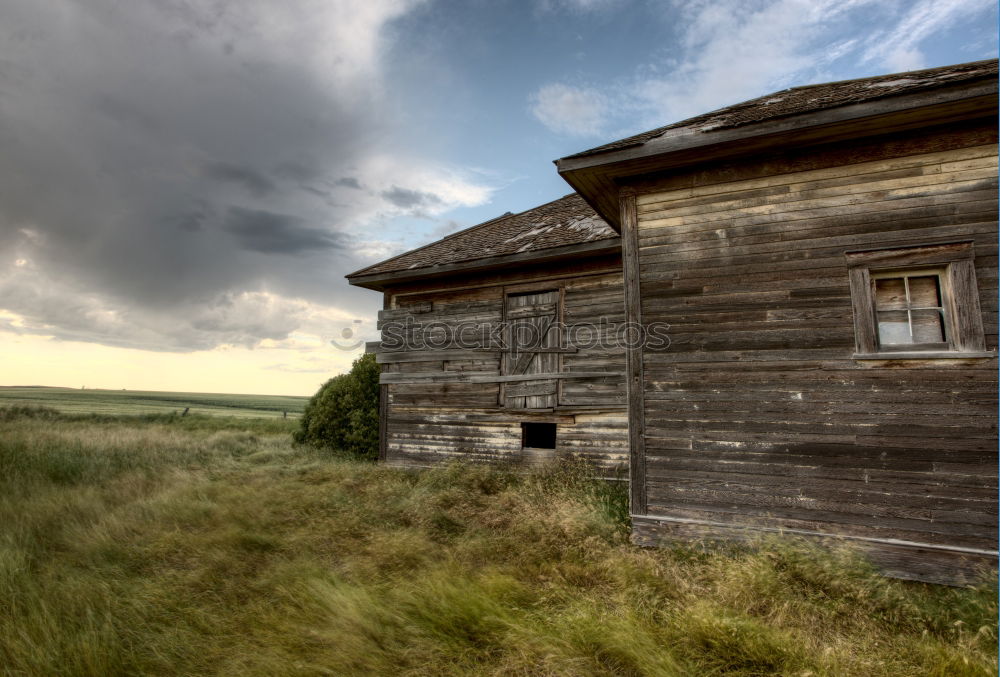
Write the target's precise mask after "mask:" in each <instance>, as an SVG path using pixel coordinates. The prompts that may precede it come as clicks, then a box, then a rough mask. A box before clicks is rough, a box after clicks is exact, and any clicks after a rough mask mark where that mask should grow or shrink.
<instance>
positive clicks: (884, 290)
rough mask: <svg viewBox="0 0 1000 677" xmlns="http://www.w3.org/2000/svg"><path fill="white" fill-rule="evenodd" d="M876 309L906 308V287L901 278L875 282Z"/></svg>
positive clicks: (884, 278)
mask: <svg viewBox="0 0 1000 677" xmlns="http://www.w3.org/2000/svg"><path fill="white" fill-rule="evenodd" d="M875 307H876V308H877V309H879V310H891V309H895V308H906V286H905V284H904V282H903V278H901V277H883V278H881V279H878V280H875Z"/></svg>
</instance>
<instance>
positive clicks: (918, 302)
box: [875, 271, 947, 346]
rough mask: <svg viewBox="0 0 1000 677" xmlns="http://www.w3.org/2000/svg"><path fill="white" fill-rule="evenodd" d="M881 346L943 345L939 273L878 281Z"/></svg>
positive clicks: (898, 275) (877, 300) (876, 299)
mask: <svg viewBox="0 0 1000 677" xmlns="http://www.w3.org/2000/svg"><path fill="white" fill-rule="evenodd" d="M875 315H876V318H877V320H878V340H879V344H881V345H885V346H893V345H917V344H928V343H944V342H945V341H946V340H947V337H946V335H945V318H944V305H943V303H942V293H941V276H940V273H938V272H931V273H928V272H927V271H921V272H916V273H914V274H912V275H909V274H906V273H900V274H897V275H885V276H882V277H877V278H875Z"/></svg>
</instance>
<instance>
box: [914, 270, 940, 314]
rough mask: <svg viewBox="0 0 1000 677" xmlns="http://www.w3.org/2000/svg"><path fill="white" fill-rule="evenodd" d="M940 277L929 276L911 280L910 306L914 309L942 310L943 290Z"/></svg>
mask: <svg viewBox="0 0 1000 677" xmlns="http://www.w3.org/2000/svg"><path fill="white" fill-rule="evenodd" d="M938 279H939V278H938V276H937V275H927V276H921V277H911V278H910V306H911V307H912V308H940V307H941V290H940V288H939V287H938Z"/></svg>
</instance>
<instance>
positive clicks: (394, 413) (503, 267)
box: [348, 195, 628, 480]
mask: <svg viewBox="0 0 1000 677" xmlns="http://www.w3.org/2000/svg"><path fill="white" fill-rule="evenodd" d="M348 279H349V280H350V282H351V284H355V285H359V286H362V287H367V288H369V289H374V290H377V291H381V292H382V293H383V294H384V302H383V307H384V310H382V312H381V313H379V325H380V328H381V330H382V341H381V342H380V345H379V346H377V347H376V348H375V349H376V350H377V351H378V356H377V359H378V361H379V363H380V364H381V365H382V376H381V382H382V397H381V403H382V408H383V411H382V416H381V421H382V426H383V430H382V431H381V435H380V438H381V444H380V457H381V458H382V459H384V460H385V461H386V462H387V463H389V464H392V465H399V466H417V467H419V466H429V465H433V464H435V463H439V462H442V461H447V460H451V459H455V458H461V459H466V460H476V461H502V462H511V463H520V462H528V463H532V462H536V461H541V460H544V459H546V458H551V457H554V456H556V455H557V454H569V455H574V456H578V457H582V458H587V459H589V460H590V461H592V462H593V463H594V464H595V465H597V466H598V467H601V468H602V469H603V470H604V473H605V475H606V476H607V477H618V478H620V479H622V480H624V479H626V478H627V476H628V469H627V465H628V430H627V420H626V393H625V381H624V379H625V353H624V350H623V349H621V348H620V347H618V346H617V345H616V344H614V343H613V341H611V340H609V338H613V337H609V336H608V334H609V333H610V332H613V331H614V330H615V328H616V325H618V324H620V323H621V322H622V321H623V319H624V307H623V305H622V298H623V293H622V270H621V241H620V238H619V237H618V234H617V233H616V232H615V231H614V230H612V229H611V228H610V227H609V226H608V225H607V223H605V222H604V220H603V219H601V218H600V217H599V216H597V214H595V213H594V211H593V210H592V209H591V208H590V207H589V206H588V205H587V204H586V203H585V202H584V201H583V200H582V199H581V198H580V197H579V196H578V195H568V196H566V197H564V198H561V199H559V200H555V201H554V202H550V203H548V204H545V205H542V206H540V207H536V208H535V209H531V210H529V211H526V212H522V213H520V214H510V213H507V214H504V215H503V216H500V217H499V218H496V219H493V220H491V221H487V222H486V223H482V224H479V225H477V226H473V227H472V228H468V229H466V230H463V231H461V232H458V233H455V234H453V235H449V236H448V237H446V238H444V239H442V240H439V241H437V242H434V243H432V244H429V245H426V246H424V247H421V248H420V249H416V250H413V251H410V252H407V253H405V254H402V255H400V256H397V257H395V258H392V259H389V260H387V261H383V262H381V263H378V264H376V265H374V266H370V267H368V268H365V269H363V270H360V271H358V272H356V273H352V274H351V275H349V276H348Z"/></svg>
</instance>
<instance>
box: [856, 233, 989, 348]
mask: <svg viewBox="0 0 1000 677" xmlns="http://www.w3.org/2000/svg"><path fill="white" fill-rule="evenodd" d="M844 255H845V257H846V259H847V267H848V275H849V278H850V288H851V302H852V305H853V309H854V337H855V343H856V352H855V354H854V358H855V359H879V360H886V359H890V360H891V359H939V358H975V357H994V356H995V355H996V354H995V353H993V352H987V351H986V344H985V338H984V333H983V320H982V311H981V310H980V307H979V288H978V286H977V284H976V269H975V263H974V258H975V251H974V247H973V243H972V242H971V241H963V242H943V243H934V244H926V245H915V246H906V247H892V248H881V249H867V250H858V251H849V252H845V253H844ZM921 271H926V272H931V271H933V274H937V275H939V276H940V283H939V288H940V293H941V296H942V299H941V303H942V307H943V309H944V327H943V328H944V331H945V339H946V343H945V344H886V345H882V344H881V343H880V342H879V333H878V319H877V316H876V313H875V280H876V279H879V278H885V277H893V273H898V274H899V276H900V277H902V276H904V275H906V276H912V275H913V274H914V273H919V272H921Z"/></svg>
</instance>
